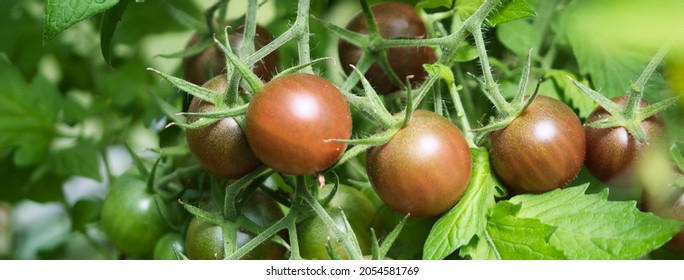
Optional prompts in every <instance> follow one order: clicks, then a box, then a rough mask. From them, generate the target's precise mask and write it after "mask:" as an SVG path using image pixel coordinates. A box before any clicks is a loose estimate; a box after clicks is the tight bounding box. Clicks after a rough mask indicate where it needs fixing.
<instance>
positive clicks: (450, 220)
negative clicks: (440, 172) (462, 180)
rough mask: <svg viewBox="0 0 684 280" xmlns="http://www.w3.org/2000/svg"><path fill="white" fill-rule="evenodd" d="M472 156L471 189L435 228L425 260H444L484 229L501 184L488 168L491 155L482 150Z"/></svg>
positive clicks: (474, 151)
mask: <svg viewBox="0 0 684 280" xmlns="http://www.w3.org/2000/svg"><path fill="white" fill-rule="evenodd" d="M471 153H472V156H473V166H474V168H473V172H472V175H471V179H470V183H469V184H468V188H467V189H466V192H465V193H464V194H463V198H461V201H459V203H458V204H456V206H455V207H454V208H452V209H451V210H449V211H448V212H447V213H446V214H444V215H443V216H442V217H441V218H440V219H439V220H437V222H436V223H435V225H434V226H433V227H432V230H431V231H430V235H429V236H428V238H427V240H426V241H425V246H424V249H423V258H424V259H433V260H436V259H443V258H445V257H446V256H448V255H450V254H451V253H453V252H454V251H456V250H457V249H458V248H460V247H461V246H464V245H466V244H468V243H469V242H470V240H471V239H472V238H473V236H475V235H480V234H482V233H483V232H484V230H485V227H486V225H487V213H488V212H489V211H490V210H491V209H492V208H493V207H494V194H495V185H496V184H498V182H497V181H496V179H495V178H494V175H493V174H492V172H491V170H490V168H489V153H487V151H486V150H485V149H482V148H479V149H471Z"/></svg>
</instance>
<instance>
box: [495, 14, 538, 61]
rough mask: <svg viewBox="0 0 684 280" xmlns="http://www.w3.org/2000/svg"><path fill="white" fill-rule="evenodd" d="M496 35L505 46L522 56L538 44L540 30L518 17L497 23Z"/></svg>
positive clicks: (525, 55)
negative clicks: (503, 22)
mask: <svg viewBox="0 0 684 280" xmlns="http://www.w3.org/2000/svg"><path fill="white" fill-rule="evenodd" d="M496 36H497V37H498V38H499V41H501V43H502V44H503V45H504V46H505V47H506V48H508V49H509V50H511V51H512V52H513V53H515V54H516V55H517V56H518V57H520V58H524V57H527V53H528V52H529V51H530V49H533V48H538V47H539V46H540V44H541V41H542V30H538V29H537V28H535V27H534V26H533V25H532V24H531V23H530V22H529V21H527V20H523V19H518V20H513V21H511V22H507V23H505V24H501V25H499V26H498V27H497V28H496Z"/></svg>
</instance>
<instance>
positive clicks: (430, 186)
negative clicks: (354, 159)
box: [366, 110, 472, 217]
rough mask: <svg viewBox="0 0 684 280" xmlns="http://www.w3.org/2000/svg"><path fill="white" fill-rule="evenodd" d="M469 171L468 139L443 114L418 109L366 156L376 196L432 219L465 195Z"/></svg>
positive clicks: (416, 214)
mask: <svg viewBox="0 0 684 280" xmlns="http://www.w3.org/2000/svg"><path fill="white" fill-rule="evenodd" d="M471 169H472V157H471V154H470V149H469V147H468V143H467V142H466V140H465V138H464V136H463V134H461V131H460V130H459V129H458V128H457V127H456V126H455V125H454V124H452V123H451V122H450V121H449V120H447V119H445V118H444V117H442V116H440V115H438V114H436V113H433V112H430V111H425V110H416V111H415V112H414V113H413V116H412V118H411V120H410V121H409V123H408V125H407V126H406V127H404V128H402V129H400V130H399V131H398V132H397V133H396V134H395V135H394V136H393V137H392V139H391V140H390V141H389V142H387V143H386V144H384V145H382V146H377V147H373V148H371V149H369V150H368V153H367V155H366V171H367V172H368V177H369V179H370V181H371V184H372V185H373V188H374V189H375V191H376V192H377V193H378V195H379V196H380V198H381V199H382V200H383V201H384V202H385V203H386V204H387V205H388V206H390V207H391V208H392V209H394V210H396V211H398V212H400V213H403V214H408V213H410V214H411V216H418V217H431V216H436V215H439V214H441V213H444V212H445V211H447V210H449V209H451V207H453V206H454V205H455V204H456V203H457V202H458V201H459V200H460V199H461V196H463V193H464V192H465V189H466V187H467V186H468V182H469V180H470V174H471V171H472V170H471Z"/></svg>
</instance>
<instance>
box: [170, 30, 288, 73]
mask: <svg viewBox="0 0 684 280" xmlns="http://www.w3.org/2000/svg"><path fill="white" fill-rule="evenodd" d="M244 28H245V27H244V25H241V26H239V27H238V28H236V29H235V31H233V32H231V33H230V34H229V35H228V36H229V39H228V41H229V42H230V46H231V48H232V49H233V51H236V52H237V51H239V49H240V47H242V42H243V34H244ZM202 39H203V37H202V35H200V34H198V33H195V34H194V35H193V36H192V38H190V41H189V42H188V45H187V48H191V47H193V46H195V45H197V44H199V43H200V42H201V41H202ZM272 40H273V36H272V35H271V33H270V32H268V30H266V29H265V28H263V27H261V26H257V28H256V40H255V41H254V47H255V49H256V50H259V49H261V48H262V47H263V46H265V45H267V44H268V43H270V42H271V41H272ZM238 53H239V52H238ZM279 63H280V57H279V55H278V53H277V52H272V53H270V54H268V55H267V56H266V57H264V59H262V60H260V61H258V62H257V63H256V64H254V65H253V66H252V71H253V72H254V73H255V74H256V75H257V76H258V77H259V78H261V79H262V80H264V81H268V80H270V79H271V78H273V76H275V75H276V74H277V73H278V65H279ZM225 70H226V58H225V56H224V54H223V52H222V51H221V50H220V49H219V48H218V47H217V46H215V45H212V46H210V47H208V48H207V49H205V50H204V51H202V52H200V53H198V54H196V55H193V56H189V57H186V58H185V59H183V73H184V75H185V79H186V80H188V81H190V82H192V83H194V84H196V85H201V84H203V83H205V82H206V81H208V80H209V79H210V78H211V77H214V76H216V75H218V74H220V73H224V72H225Z"/></svg>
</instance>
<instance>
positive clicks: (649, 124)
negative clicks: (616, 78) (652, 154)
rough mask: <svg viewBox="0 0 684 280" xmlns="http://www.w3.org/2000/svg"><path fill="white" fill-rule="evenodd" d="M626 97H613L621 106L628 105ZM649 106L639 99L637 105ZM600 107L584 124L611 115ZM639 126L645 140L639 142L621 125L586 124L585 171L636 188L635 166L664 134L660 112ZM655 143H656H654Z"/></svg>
mask: <svg viewBox="0 0 684 280" xmlns="http://www.w3.org/2000/svg"><path fill="white" fill-rule="evenodd" d="M627 99H628V97H627V96H619V97H615V98H613V99H612V100H613V102H615V103H617V104H619V105H621V106H622V107H624V106H625V104H627ZM648 105H650V104H649V103H648V102H647V101H645V100H642V101H641V104H640V105H639V106H640V107H646V106H648ZM610 116H611V115H610V113H608V112H607V111H606V110H605V109H603V108H602V107H599V108H596V110H594V111H593V112H592V113H591V114H590V115H589V117H588V118H587V121H586V123H587V124H589V123H592V122H594V121H598V120H603V119H606V118H608V117H610ZM641 128H642V129H643V130H644V132H645V135H646V142H644V143H641V142H639V141H638V140H636V138H634V137H633V136H632V135H631V134H630V133H629V132H628V131H627V129H625V128H624V127H612V128H591V127H589V126H587V125H585V128H584V132H585V135H586V139H587V140H586V141H587V158H586V159H585V162H584V163H585V165H586V166H587V170H589V172H591V174H592V175H594V176H595V177H596V178H598V179H599V180H601V181H602V182H604V183H606V184H609V185H611V186H615V187H623V188H627V187H637V185H638V184H637V183H636V179H635V178H634V166H635V163H636V162H637V161H638V159H639V158H640V156H641V155H642V154H643V153H644V152H645V151H646V149H647V148H648V147H651V144H654V142H660V141H662V140H663V138H664V137H665V122H664V121H663V118H662V117H661V116H660V114H656V115H653V116H651V117H650V118H647V119H645V120H643V121H642V122H641ZM656 144H657V143H656Z"/></svg>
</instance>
